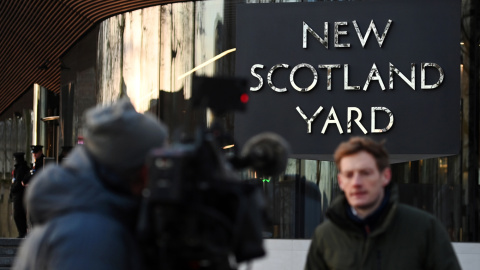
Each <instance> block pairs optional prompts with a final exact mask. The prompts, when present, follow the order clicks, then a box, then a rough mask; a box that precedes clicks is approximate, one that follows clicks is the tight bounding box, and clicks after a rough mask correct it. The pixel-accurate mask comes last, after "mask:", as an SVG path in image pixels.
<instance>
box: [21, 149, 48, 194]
mask: <svg viewBox="0 0 480 270" xmlns="http://www.w3.org/2000/svg"><path fill="white" fill-rule="evenodd" d="M30 149H31V151H30V152H31V153H32V155H33V164H32V169H31V170H30V177H26V178H25V179H24V181H23V185H24V186H27V185H28V184H29V182H30V180H31V179H32V178H33V176H34V175H35V174H37V173H39V172H40V171H41V170H42V168H43V163H44V162H45V155H44V154H43V145H32V146H30Z"/></svg>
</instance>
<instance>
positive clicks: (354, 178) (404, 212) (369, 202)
mask: <svg viewBox="0 0 480 270" xmlns="http://www.w3.org/2000/svg"><path fill="white" fill-rule="evenodd" d="M334 159H335V163H336V164H337V167H338V169H339V173H338V184H339V186H340V189H342V191H343V192H344V194H342V196H339V197H338V198H336V199H335V200H334V202H333V203H332V205H331V206H330V208H329V209H328V210H327V213H326V215H327V218H328V220H327V221H325V222H323V223H322V224H321V225H320V226H318V227H317V229H316V230H315V234H314V236H313V239H312V243H311V246H310V250H309V251H308V255H307V262H306V265H305V269H306V270H319V269H399V270H405V269H409V270H413V269H432V270H433V269H445V270H447V269H448V270H455V269H460V265H459V263H458V260H457V257H456V255H455V253H454V250H453V247H452V245H451V243H450V240H449V237H448V235H447V232H446V230H445V228H444V227H443V225H442V224H441V223H440V222H439V221H437V219H436V218H435V217H434V216H432V215H430V214H428V213H426V212H424V211H422V210H419V209H416V208H413V207H410V206H407V205H404V204H400V203H399V202H398V198H397V190H396V187H395V186H394V184H393V183H390V179H391V170H390V165H389V160H388V154H387V152H386V150H385V149H384V147H383V145H382V144H379V143H377V142H374V141H373V140H370V139H368V138H363V137H362V138H361V137H354V138H351V139H350V140H349V141H348V142H344V143H342V144H340V146H339V147H338V148H337V150H336V151H335V155H334Z"/></svg>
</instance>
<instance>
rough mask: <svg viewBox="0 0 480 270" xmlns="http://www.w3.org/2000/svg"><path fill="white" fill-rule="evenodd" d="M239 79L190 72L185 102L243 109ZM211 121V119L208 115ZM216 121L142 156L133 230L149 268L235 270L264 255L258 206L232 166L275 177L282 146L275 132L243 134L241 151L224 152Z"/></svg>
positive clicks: (257, 193)
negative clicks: (143, 174) (144, 182)
mask: <svg viewBox="0 0 480 270" xmlns="http://www.w3.org/2000/svg"><path fill="white" fill-rule="evenodd" d="M247 89H248V87H247V83H246V81H245V80H241V79H233V78H207V77H194V78H193V81H192V100H191V101H192V104H193V106H194V107H196V108H205V107H208V108H210V109H211V110H212V112H213V113H214V115H217V116H218V115H222V114H225V113H227V112H229V111H232V110H237V111H242V110H245V109H246V103H247V102H248V95H247V93H246V91H247ZM215 119H217V118H216V117H215ZM225 136H226V134H225V132H224V131H223V129H222V128H221V125H219V123H216V122H214V123H213V124H212V125H211V128H209V129H205V130H203V131H199V132H198V133H197V135H196V138H195V139H194V140H193V142H189V143H188V142H180V143H175V144H172V145H171V146H169V147H164V148H159V149H154V150H153V151H152V152H151V155H150V156H149V158H148V159H147V166H148V179H149V185H148V187H147V189H145V191H144V194H143V205H142V212H141V215H140V219H139V226H138V228H139V230H138V233H139V234H138V235H139V238H140V241H141V243H142V244H143V250H144V251H146V257H147V262H148V264H149V268H151V269H162V270H170V269H175V270H182V269H208V270H220V269H222V270H225V269H236V268H237V263H241V262H245V261H250V260H252V259H255V258H258V257H261V256H263V255H264V254H265V250H264V248H263V237H262V230H263V229H264V225H265V221H266V213H265V210H266V205H265V204H266V203H265V200H264V197H263V193H262V190H261V189H260V188H258V186H256V185H253V184H251V183H247V182H246V181H242V180H241V178H240V177H239V173H238V172H239V170H242V169H245V168H248V167H250V168H252V169H253V170H255V171H256V172H257V173H258V174H263V175H271V176H273V175H275V174H279V173H281V172H282V171H284V170H285V167H286V162H287V157H288V145H287V143H286V142H285V141H284V140H283V139H282V138H281V137H279V136H278V135H276V134H271V133H267V134H260V135H257V136H255V137H253V138H252V139H250V140H249V141H248V142H247V143H246V144H245V146H244V148H243V151H242V153H241V154H237V153H234V154H232V155H230V156H229V157H227V155H225V154H224V153H223V152H222V151H223V149H222V145H221V141H222V139H223V138H224V137H225Z"/></svg>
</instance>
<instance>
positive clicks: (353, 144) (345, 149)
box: [333, 137, 390, 171]
mask: <svg viewBox="0 0 480 270" xmlns="http://www.w3.org/2000/svg"><path fill="white" fill-rule="evenodd" d="M383 144H384V143H383V142H381V143H379V142H376V141H374V140H372V139H370V138H368V137H352V138H350V140H348V141H346V142H343V143H341V144H340V145H339V146H338V147H337V149H336V150H335V153H334V155H333V158H334V160H335V163H336V164H337V167H338V169H339V170H341V168H340V161H341V160H342V158H344V157H346V156H350V155H354V154H357V153H359V152H362V151H365V152H367V153H369V154H370V155H372V156H373V158H374V159H375V161H376V163H377V168H378V170H379V171H383V170H385V169H386V168H388V167H390V161H389V158H388V153H387V150H386V149H385V147H384V146H383Z"/></svg>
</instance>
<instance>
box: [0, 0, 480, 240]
mask: <svg viewBox="0 0 480 270" xmlns="http://www.w3.org/2000/svg"><path fill="white" fill-rule="evenodd" d="M246 2H247V3H259V2H269V3H270V2H296V1H246ZM472 2H473V0H471V1H469V0H463V1H462V22H461V25H462V29H461V30H462V36H461V37H452V38H458V39H459V57H461V59H462V65H461V66H460V67H459V72H461V80H462V82H461V104H462V111H461V112H459V116H460V117H461V122H462V131H461V133H462V141H461V145H462V147H461V149H460V153H459V154H458V155H455V156H448V157H442V158H435V159H425V160H416V161H410V162H405V163H397V164H393V165H392V171H393V181H394V182H395V183H396V184H397V185H398V187H399V191H400V201H401V202H404V203H406V204H409V205H413V206H415V207H418V208H421V209H424V210H426V211H428V212H430V213H432V214H433V215H435V216H436V217H437V218H438V219H439V220H440V221H441V222H442V223H443V224H444V225H445V227H446V228H447V230H448V232H449V235H450V237H451V240H452V241H455V242H479V241H480V239H479V236H478V233H479V232H480V223H479V218H478V217H479V209H480V207H479V204H480V200H479V196H478V193H479V187H480V180H479V171H478V169H479V158H478V153H479V144H478V141H479V139H480V134H479V130H478V129H479V125H478V124H479V116H480V112H479V93H478V92H479V87H478V81H479V79H478V77H479V73H478V72H479V68H478V66H479V64H478V63H479V59H480V57H479V54H478V51H479V48H480V47H479V42H478V41H479V40H478V34H477V30H478V28H479V26H478V25H479V22H480V18H479V16H478V14H475V13H473V12H472V5H473V3H472ZM238 3H245V1H235V0H209V1H187V2H180V3H172V4H165V5H161V6H154V7H150V8H145V9H142V10H136V11H132V12H128V13H124V14H120V15H117V16H114V17H111V18H109V19H107V20H105V21H103V22H102V23H100V24H99V25H98V26H97V27H96V28H95V29H93V30H92V31H91V32H90V33H89V34H88V35H86V36H85V38H84V39H85V42H86V44H90V45H85V47H89V48H90V49H86V48H81V47H82V46H83V45H82V43H81V42H79V43H78V44H77V45H76V48H72V50H70V51H69V52H67V53H66V54H65V56H64V57H63V59H62V60H63V62H64V63H66V65H67V66H68V67H69V70H65V71H62V86H61V95H60V108H59V111H60V122H61V124H60V125H59V132H58V149H60V148H61V147H62V146H74V145H76V144H81V143H82V135H83V131H82V115H83V112H84V111H85V110H86V109H87V108H89V107H92V106H95V105H97V104H108V103H111V102H112V101H114V100H116V99H118V97H120V96H121V95H124V94H126V95H128V96H129V97H130V99H131V100H132V103H133V104H134V106H135V107H136V109H137V110H138V111H140V112H147V111H148V112H151V113H154V114H155V115H157V116H158V117H159V118H160V119H162V121H164V122H165V123H166V124H167V125H168V126H169V129H170V137H171V140H172V141H173V140H175V139H177V138H182V137H189V136H193V134H194V133H195V130H196V129H197V128H198V127H206V126H209V125H210V123H211V122H212V118H213V117H214V116H213V115H212V114H211V113H210V112H209V111H206V110H193V109H192V108H191V107H190V97H191V95H192V74H193V73H191V72H192V71H193V70H195V74H196V75H205V76H210V77H220V76H233V75H234V74H235V68H234V67H235V50H234V49H235V44H236V37H235V31H236V30H235V29H236V25H235V24H236V4H238ZM92 44H93V46H92ZM91 48H94V49H91ZM85 51H87V53H84V52H85ZM80 52H81V53H80ZM82 63H85V64H82ZM234 117H235V116H234V114H233V113H231V114H228V115H227V116H224V117H222V118H221V119H220V121H221V123H222V125H223V126H224V128H225V129H226V130H227V131H228V132H231V133H233V131H234V129H235V126H234V121H233V120H234ZM22 125H23V124H22V123H15V124H14V122H13V120H12V121H10V122H9V121H2V122H0V141H1V142H4V143H2V145H0V151H3V152H5V151H9V150H8V149H7V148H8V147H10V146H9V145H10V144H9V143H5V141H12V140H11V139H8V138H9V136H11V134H12V133H13V132H19V131H14V129H16V128H17V127H20V126H22ZM9 130H11V131H10V133H9V132H8V131H9ZM27 133H28V132H27ZM22 136H23V135H22ZM25 136H26V135H25ZM226 151H233V150H232V149H230V150H226ZM58 153H59V151H58V150H57V151H56V154H58ZM9 155H10V154H9ZM7 160H8V159H6V158H5V156H0V169H4V170H3V171H4V172H5V171H8V170H7V169H6V168H9V167H10V166H11V164H9V163H7V162H10V161H7ZM337 172H338V170H337V168H336V166H335V164H334V163H333V162H330V161H321V160H305V159H289V160H288V165H287V169H286V170H285V172H284V173H283V174H281V175H279V176H277V177H272V178H268V179H263V178H257V177H256V174H255V172H253V171H242V172H241V175H242V177H243V178H244V179H245V181H254V182H255V183H256V184H258V185H259V186H261V187H262V188H263V190H264V194H265V196H266V198H267V200H268V214H269V217H270V222H269V225H268V228H267V229H266V232H265V234H264V235H265V237H266V238H279V239H309V238H310V237H311V236H312V233H313V230H314V229H315V227H316V226H317V225H318V224H320V223H321V222H322V221H323V220H324V218H325V217H324V213H325V211H326V209H327V208H328V206H329V205H330V203H331V202H332V200H333V199H334V198H335V196H336V195H338V194H340V192H341V191H340V189H339V187H338V184H337V178H336V176H337Z"/></svg>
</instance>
